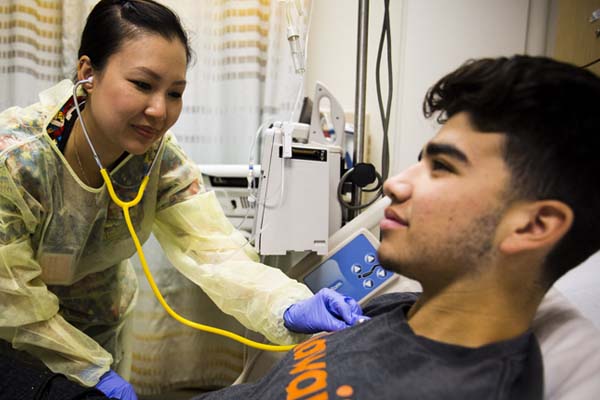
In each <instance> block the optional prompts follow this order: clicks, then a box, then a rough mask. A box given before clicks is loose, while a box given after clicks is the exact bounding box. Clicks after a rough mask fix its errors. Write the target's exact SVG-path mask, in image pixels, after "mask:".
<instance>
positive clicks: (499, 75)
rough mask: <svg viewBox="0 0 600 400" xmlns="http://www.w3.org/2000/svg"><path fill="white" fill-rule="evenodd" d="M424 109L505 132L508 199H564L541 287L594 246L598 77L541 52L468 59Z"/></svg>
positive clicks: (599, 155)
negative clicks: (562, 227)
mask: <svg viewBox="0 0 600 400" xmlns="http://www.w3.org/2000/svg"><path fill="white" fill-rule="evenodd" d="M423 112H424V114H425V116H426V117H427V118H429V117H431V116H432V115H434V114H436V115H437V120H438V122H440V123H444V122H445V121H446V120H447V119H449V118H451V117H452V116H453V115H455V114H457V113H459V112H466V113H467V114H468V115H469V117H470V121H471V124H472V125H473V127H474V128H475V129H476V130H478V131H480V132H501V133H504V134H506V136H507V140H506V142H505V148H504V160H505V162H506V164H507V165H508V167H509V169H510V171H511V187H510V193H511V195H512V198H513V199H524V200H542V199H553V200H559V201H562V202H564V203H565V204H567V205H569V206H570V207H571V209H572V210H573V213H574V215H575V218H574V222H573V225H572V227H571V229H570V230H569V232H568V233H567V234H566V235H565V237H564V238H563V239H562V240H561V241H560V242H559V243H558V244H557V245H556V246H555V248H554V249H553V250H552V251H551V253H550V254H549V256H548V257H547V259H546V265H545V268H546V270H545V271H546V274H545V276H544V277H543V280H544V283H545V284H546V285H548V286H549V285H551V284H552V283H553V282H554V281H555V280H556V279H558V278H559V277H560V276H562V275H563V274H564V273H566V272H567V271H568V270H570V269H571V268H573V267H575V266H577V265H579V264H580V263H581V262H583V261H584V260H585V259H586V258H588V257H589V256H590V255H592V254H593V253H594V252H596V251H597V250H598V249H599V248H600V218H599V217H600V215H599V210H600V78H599V77H597V76H595V75H594V74H592V73H591V72H589V71H587V70H584V69H581V68H578V67H576V66H574V65H570V64H566V63H562V62H558V61H556V60H552V59H549V58H545V57H529V56H521V55H517V56H514V57H510V58H505V57H502V58H496V59H480V60H471V61H468V62H467V63H465V64H464V65H462V66H461V67H460V68H458V69H457V70H455V71H454V72H452V73H450V74H448V75H446V76H445V77H443V78H442V79H441V80H440V81H438V82H437V83H436V84H435V85H434V86H433V87H432V88H431V89H430V90H429V91H428V92H427V95H426V96H425V101H424V102H423Z"/></svg>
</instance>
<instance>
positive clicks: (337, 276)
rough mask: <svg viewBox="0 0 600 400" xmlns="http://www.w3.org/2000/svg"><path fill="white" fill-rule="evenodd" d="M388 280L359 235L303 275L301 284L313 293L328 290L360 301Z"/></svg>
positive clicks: (367, 240) (368, 242) (364, 240)
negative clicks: (325, 288) (323, 289)
mask: <svg viewBox="0 0 600 400" xmlns="http://www.w3.org/2000/svg"><path fill="white" fill-rule="evenodd" d="M391 277H392V273H391V272H389V271H387V270H386V269H384V268H383V267H382V266H381V264H380V263H379V259H378V258H377V249H376V248H375V247H374V246H373V244H372V243H371V242H370V241H369V239H367V238H366V237H365V236H364V235H363V234H359V235H357V236H356V237H355V238H354V239H352V240H351V241H350V242H348V243H347V244H346V245H345V246H344V247H342V248H341V249H339V250H338V251H336V252H335V253H334V254H333V255H332V256H331V257H329V258H328V259H327V260H325V261H324V262H323V263H321V264H320V265H319V266H318V267H317V268H315V269H314V270H313V271H311V272H310V273H309V274H308V275H306V276H305V277H304V283H305V284H306V285H307V286H308V287H309V288H310V290H311V291H312V292H313V293H316V292H318V291H319V290H320V289H322V288H324V287H328V288H331V289H334V290H337V291H338V292H340V293H342V294H344V295H347V296H351V297H353V298H355V299H356V300H359V301H360V300H361V299H362V298H363V297H365V296H366V295H368V294H369V293H372V292H373V291H374V290H375V289H377V288H378V287H379V286H381V285H382V284H383V283H384V282H385V281H387V280H388V279H390V278H391Z"/></svg>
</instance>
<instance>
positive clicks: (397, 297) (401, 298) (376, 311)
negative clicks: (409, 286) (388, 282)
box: [362, 292, 419, 317]
mask: <svg viewBox="0 0 600 400" xmlns="http://www.w3.org/2000/svg"><path fill="white" fill-rule="evenodd" d="M418 297H419V293H413V292H398V293H386V294H382V295H381V296H377V297H374V298H372V299H371V300H369V301H368V302H367V303H366V304H365V305H364V306H363V307H362V308H363V313H364V314H365V315H367V316H369V317H374V316H376V315H380V314H385V313H387V312H390V311H392V310H395V309H397V308H398V307H402V306H412V305H413V304H414V303H415V301H417V298H418Z"/></svg>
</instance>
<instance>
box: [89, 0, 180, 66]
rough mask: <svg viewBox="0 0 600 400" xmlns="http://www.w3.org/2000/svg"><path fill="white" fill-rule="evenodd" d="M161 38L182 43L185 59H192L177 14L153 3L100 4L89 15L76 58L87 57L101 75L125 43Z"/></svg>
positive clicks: (111, 0) (107, 0)
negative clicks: (143, 36)
mask: <svg viewBox="0 0 600 400" xmlns="http://www.w3.org/2000/svg"><path fill="white" fill-rule="evenodd" d="M148 33H152V34H159V35H161V36H162V37H164V38H165V39H168V40H173V39H179V40H180V41H181V43H182V44H183V45H184V47H185V53H186V59H187V62H188V64H189V62H190V61H191V59H192V51H191V49H190V45H189V40H188V36H187V34H186V32H185V30H184V29H183V26H182V25H181V21H180V20H179V17H178V16H177V14H175V13H174V12H173V11H171V10H170V9H169V8H168V7H166V6H164V5H162V4H159V3H157V2H156V1H153V0H127V1H124V0H101V1H100V2H98V3H97V4H96V5H95V6H94V8H93V9H92V11H91V12H90V14H89V15H88V18H87V21H86V24H85V27H84V29H83V33H82V35H81V44H80V47H79V52H78V54H77V57H78V58H80V57H81V56H84V55H85V56H88V57H89V58H90V60H91V63H92V66H93V67H94V69H96V70H98V71H101V70H102V69H103V68H104V67H105V66H106V63H107V61H108V59H109V57H110V56H111V55H113V54H115V53H116V52H118V51H119V50H120V48H121V46H122V45H123V43H124V42H125V41H126V40H128V39H132V38H135V37H136V36H137V35H141V34H148Z"/></svg>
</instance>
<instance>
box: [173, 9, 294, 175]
mask: <svg viewBox="0 0 600 400" xmlns="http://www.w3.org/2000/svg"><path fill="white" fill-rule="evenodd" d="M164 3H165V4H167V5H169V6H171V7H172V8H173V9H174V10H176V11H177V12H178V13H179V15H180V16H181V18H182V21H183V23H184V25H185V26H186V28H187V29H188V31H189V33H190V39H191V43H192V46H193V49H194V51H195V53H196V59H195V63H194V64H193V65H192V66H191V68H190V70H189V71H188V82H190V83H191V84H190V85H188V87H187V88H186V92H185V94H184V108H183V112H182V115H181V117H180V119H179V121H178V122H177V124H176V125H175V126H174V128H173V132H174V133H175V136H176V137H177V138H178V140H179V142H180V143H181V145H182V146H183V148H184V149H185V150H186V152H187V153H188V154H189V155H190V156H191V157H192V159H193V160H195V161H197V162H198V163H201V164H215V163H216V164H223V163H225V164H240V163H241V164H243V163H246V162H247V161H248V156H249V155H248V151H249V148H250V146H251V142H252V140H253V137H254V133H255V130H256V128H257V127H258V126H259V125H260V123H261V121H262V120H263V119H264V118H268V117H273V116H275V117H277V118H284V117H286V114H287V113H289V112H290V111H291V108H292V106H293V102H294V99H295V96H296V92H297V90H298V88H299V84H300V81H299V78H298V77H297V76H296V75H295V74H294V73H293V71H292V67H291V57H290V52H289V48H288V47H287V46H288V43H287V40H286V36H285V29H286V25H285V22H286V20H285V18H284V14H283V8H282V6H281V2H280V1H278V0H237V1H236V0H228V1H224V0H200V1H198V0H164Z"/></svg>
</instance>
